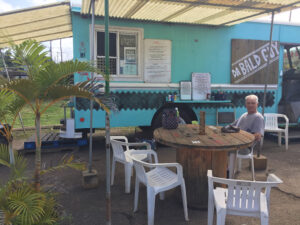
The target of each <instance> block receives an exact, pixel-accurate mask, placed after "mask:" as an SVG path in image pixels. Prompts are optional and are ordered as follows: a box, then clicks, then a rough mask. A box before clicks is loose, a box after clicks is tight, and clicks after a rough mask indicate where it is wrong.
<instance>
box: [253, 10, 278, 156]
mask: <svg viewBox="0 0 300 225" xmlns="http://www.w3.org/2000/svg"><path fill="white" fill-rule="evenodd" d="M273 24H274V11H273V12H272V20H271V30H270V39H269V54H268V60H267V73H266V76H265V88H264V99H263V107H262V115H263V116H264V114H265V107H266V97H267V86H268V78H269V73H270V55H271V47H272V35H273ZM261 148H262V146H261V145H260V148H259V150H258V151H257V157H259V156H260V152H261Z"/></svg>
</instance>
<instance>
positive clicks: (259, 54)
mask: <svg viewBox="0 0 300 225" xmlns="http://www.w3.org/2000/svg"><path fill="white" fill-rule="evenodd" d="M268 55H269V42H268V41H259V40H243V39H232V40H231V83H232V84H264V83H265V75H266V73H267V60H268ZM278 62H279V42H278V41H274V42H272V45H271V50H270V70H269V72H270V74H269V79H268V81H267V83H268V84H277V83H278Z"/></svg>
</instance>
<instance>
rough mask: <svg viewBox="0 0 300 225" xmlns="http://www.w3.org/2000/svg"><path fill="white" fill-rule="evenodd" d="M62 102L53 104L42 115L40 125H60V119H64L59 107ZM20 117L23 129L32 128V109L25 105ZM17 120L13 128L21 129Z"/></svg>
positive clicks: (68, 113)
mask: <svg viewBox="0 0 300 225" xmlns="http://www.w3.org/2000/svg"><path fill="white" fill-rule="evenodd" d="M61 105H62V102H58V103H55V104H54V105H52V106H51V107H49V108H48V110H47V111H46V112H45V113H44V114H43V115H42V117H41V125H42V126H46V125H56V124H59V123H60V119H63V118H64V108H63V107H61ZM21 117H22V120H23V124H24V126H25V127H33V126H34V119H35V115H34V113H33V111H32V109H31V108H30V107H29V106H28V105H27V106H25V107H24V108H23V109H22V111H21ZM69 117H70V110H69V109H67V118H69ZM21 127H22V126H21V123H20V120H19V118H17V120H16V123H15V126H14V128H21Z"/></svg>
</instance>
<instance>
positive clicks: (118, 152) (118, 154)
mask: <svg viewBox="0 0 300 225" xmlns="http://www.w3.org/2000/svg"><path fill="white" fill-rule="evenodd" d="M118 140H124V141H123V142H122V141H118ZM110 143H111V146H112V150H113V154H114V157H115V158H117V159H119V160H122V161H126V158H125V154H124V147H125V150H128V145H126V144H128V139H127V138H126V137H124V136H111V137H110Z"/></svg>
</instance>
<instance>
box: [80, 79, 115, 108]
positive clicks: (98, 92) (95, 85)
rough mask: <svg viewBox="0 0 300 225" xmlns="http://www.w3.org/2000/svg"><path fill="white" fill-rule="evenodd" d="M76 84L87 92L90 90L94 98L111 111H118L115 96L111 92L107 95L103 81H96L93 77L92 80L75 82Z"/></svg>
mask: <svg viewBox="0 0 300 225" xmlns="http://www.w3.org/2000/svg"><path fill="white" fill-rule="evenodd" d="M76 86H78V87H80V88H83V89H85V90H87V91H89V92H92V93H93V95H94V99H97V100H98V101H100V102H101V103H102V104H103V105H105V106H106V107H107V108H108V109H109V110H111V111H113V112H117V111H118V107H117V104H116V98H115V96H114V95H112V94H109V95H107V94H105V92H104V84H103V83H100V82H97V81H96V79H94V80H89V81H83V82H79V83H77V84H76ZM97 100H96V102H97ZM89 105H90V104H88V106H89ZM100 106H101V105H100ZM83 108H84V107H83Z"/></svg>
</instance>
